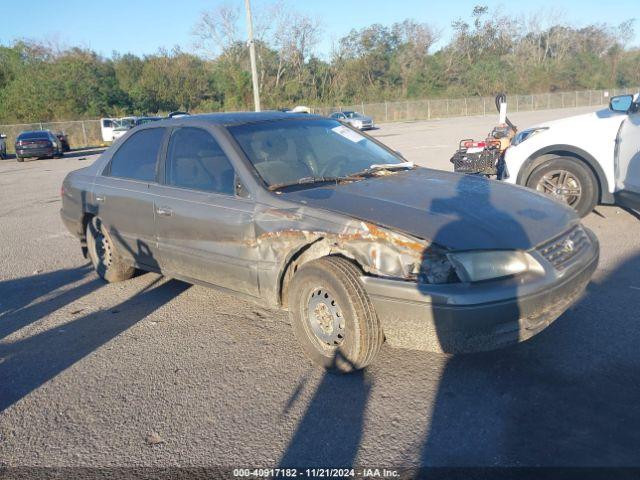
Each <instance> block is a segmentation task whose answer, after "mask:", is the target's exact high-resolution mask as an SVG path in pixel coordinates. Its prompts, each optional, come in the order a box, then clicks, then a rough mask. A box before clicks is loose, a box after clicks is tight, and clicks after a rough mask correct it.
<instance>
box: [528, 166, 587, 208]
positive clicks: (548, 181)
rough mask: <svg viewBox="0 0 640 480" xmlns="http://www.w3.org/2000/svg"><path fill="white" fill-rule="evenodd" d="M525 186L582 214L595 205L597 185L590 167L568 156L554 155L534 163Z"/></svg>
mask: <svg viewBox="0 0 640 480" xmlns="http://www.w3.org/2000/svg"><path fill="white" fill-rule="evenodd" d="M527 187H529V188H532V189H534V190H537V191H539V192H542V193H545V194H547V195H549V196H551V197H553V198H555V199H556V200H559V201H561V202H564V203H566V204H567V205H569V206H570V207H572V208H573V209H574V210H575V211H576V212H577V213H578V215H580V216H581V217H584V216H585V215H587V214H588V213H589V212H591V211H592V210H593V209H594V207H595V206H596V203H597V200H598V198H597V197H598V185H597V182H596V179H595V177H594V175H593V173H592V172H591V169H590V168H589V167H587V166H586V165H584V164H582V163H581V162H580V161H577V160H574V159H573V158H571V157H556V158H553V159H551V160H549V161H547V162H544V163H543V164H542V165H540V166H539V167H537V168H536V169H535V170H534V171H533V172H532V173H531V175H530V176H529V180H527Z"/></svg>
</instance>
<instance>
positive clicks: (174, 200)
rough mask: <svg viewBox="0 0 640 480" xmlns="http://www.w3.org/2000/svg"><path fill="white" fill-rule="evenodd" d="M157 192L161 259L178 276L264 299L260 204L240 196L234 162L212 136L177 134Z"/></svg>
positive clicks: (182, 130) (192, 131)
mask: <svg viewBox="0 0 640 480" xmlns="http://www.w3.org/2000/svg"><path fill="white" fill-rule="evenodd" d="M163 174H164V181H163V185H158V186H156V187H154V188H153V189H152V190H153V192H154V193H155V212H156V219H157V235H158V244H159V250H160V260H161V263H162V265H163V266H164V268H165V269H166V270H167V271H169V272H172V273H173V274H175V275H176V276H179V277H183V278H186V279H193V280H200V281H204V282H207V283H210V284H213V285H217V286H220V287H224V288H228V289H231V290H235V291H238V292H242V293H247V294H250V295H257V294H258V282H257V278H258V275H257V263H256V248H255V238H254V229H253V210H254V203H253V201H251V200H250V199H248V198H243V197H241V196H239V195H237V194H236V184H237V181H238V180H237V178H236V174H235V171H234V168H233V166H232V163H231V161H230V160H229V158H228V157H227V155H226V154H225V152H224V151H223V150H222V148H221V147H220V146H219V144H218V142H217V140H216V138H215V137H214V136H213V134H212V133H211V132H209V131H208V130H205V129H203V128H197V127H179V128H176V129H174V130H173V132H172V133H171V137H170V139H169V142H168V145H167V151H166V158H165V164H164V169H163Z"/></svg>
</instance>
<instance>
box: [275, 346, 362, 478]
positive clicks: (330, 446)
mask: <svg viewBox="0 0 640 480" xmlns="http://www.w3.org/2000/svg"><path fill="white" fill-rule="evenodd" d="M338 354H339V352H338ZM343 360H346V359H344V357H343ZM302 387H303V385H299V386H298V388H296V389H295V390H294V392H293V393H292V395H291V398H290V399H289V401H288V402H287V405H288V406H290V405H291V404H292V403H294V402H295V400H296V399H297V397H298V396H299V395H300V390H301V389H302ZM371 388H372V385H371V382H370V380H369V378H368V376H367V373H366V372H365V371H362V370H360V371H356V372H354V373H351V374H349V375H340V374H333V373H330V372H328V371H325V372H324V373H323V376H322V379H321V380H320V383H319V385H318V387H317V388H316V390H315V392H314V394H313V398H312V399H311V401H310V403H309V406H308V407H307V410H306V411H305V414H304V416H303V418H302V420H301V421H300V423H299V424H298V427H297V428H296V431H295V433H294V434H293V436H292V437H291V439H290V441H289V444H288V446H287V448H286V450H285V452H284V453H283V455H282V457H281V459H280V461H279V463H278V464H279V466H280V467H284V468H286V467H299V468H312V467H327V466H340V467H341V468H347V467H352V466H355V465H354V462H355V460H356V456H357V454H358V450H359V447H360V443H361V440H362V435H363V431H364V421H365V418H364V414H365V410H366V406H367V402H368V399H369V394H370V392H371Z"/></svg>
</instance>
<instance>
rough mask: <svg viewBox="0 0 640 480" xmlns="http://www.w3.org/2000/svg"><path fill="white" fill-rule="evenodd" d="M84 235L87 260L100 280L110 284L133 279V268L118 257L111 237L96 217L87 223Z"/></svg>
mask: <svg viewBox="0 0 640 480" xmlns="http://www.w3.org/2000/svg"><path fill="white" fill-rule="evenodd" d="M86 235H87V250H88V252H89V258H90V259H91V263H92V264H93V268H94V269H95V270H96V273H97V274H98V275H99V276H100V278H102V279H104V280H106V281H107V282H109V283H112V282H121V281H123V280H128V279H129V278H131V277H133V275H134V273H135V271H136V270H135V268H134V267H132V266H131V265H129V264H127V263H125V262H124V261H123V260H122V259H121V258H120V257H119V255H118V252H117V251H116V250H115V245H114V243H113V240H112V239H111V236H110V235H109V233H108V232H107V230H106V228H105V227H104V226H103V225H102V222H101V221H100V219H99V218H98V217H93V218H92V219H91V220H90V221H89V222H88V223H87V230H86Z"/></svg>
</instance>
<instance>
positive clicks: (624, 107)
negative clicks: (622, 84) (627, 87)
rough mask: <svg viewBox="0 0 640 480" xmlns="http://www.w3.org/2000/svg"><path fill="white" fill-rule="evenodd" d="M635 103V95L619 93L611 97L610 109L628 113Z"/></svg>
mask: <svg viewBox="0 0 640 480" xmlns="http://www.w3.org/2000/svg"><path fill="white" fill-rule="evenodd" d="M632 105H633V95H618V96H615V97H611V100H610V101H609V110H611V111H613V112H622V113H627V112H628V111H629V110H631V106H632Z"/></svg>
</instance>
